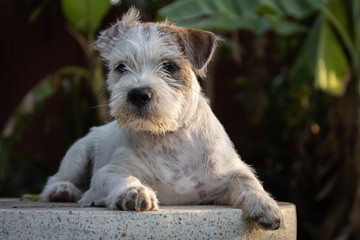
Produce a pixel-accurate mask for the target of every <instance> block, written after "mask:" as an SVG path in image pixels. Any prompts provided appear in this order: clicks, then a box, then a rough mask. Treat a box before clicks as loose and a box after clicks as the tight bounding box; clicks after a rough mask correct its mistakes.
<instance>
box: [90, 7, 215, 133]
mask: <svg viewBox="0 0 360 240" xmlns="http://www.w3.org/2000/svg"><path fill="white" fill-rule="evenodd" d="M216 41H217V37H216V36H215V35H214V34H213V33H211V32H207V31H202V30H197V29H189V28H182V27H177V26H175V25H173V24H169V23H167V22H162V23H142V22H140V20H139V11H138V10H136V9H135V8H131V9H130V10H129V11H128V12H127V13H126V14H125V15H123V16H122V18H121V20H119V21H118V22H116V23H115V24H114V25H112V26H111V27H110V28H108V29H106V30H105V31H103V32H102V33H101V35H100V36H99V38H98V39H97V41H96V42H95V43H94V47H95V49H97V50H98V51H99V52H100V54H101V56H102V57H103V59H104V60H105V62H106V63H107V65H108V68H109V73H108V79H107V85H108V89H109V91H110V93H111V99H110V110H111V115H112V117H114V118H115V119H116V120H117V121H118V123H119V126H120V127H130V128H132V129H134V130H136V131H147V132H151V133H153V134H164V133H166V132H173V131H176V130H177V129H179V128H181V126H182V125H184V124H185V123H186V122H187V121H189V120H190V119H191V118H192V116H193V115H194V114H195V112H196V109H197V105H198V97H199V94H201V90H200V86H199V83H198V81H197V77H204V75H205V71H206V66H207V64H208V63H209V61H210V59H211V57H212V55H213V52H214V49H215V46H216Z"/></svg>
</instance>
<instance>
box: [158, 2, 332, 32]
mask: <svg viewBox="0 0 360 240" xmlns="http://www.w3.org/2000/svg"><path fill="white" fill-rule="evenodd" d="M313 1H314V0H303V1H302V2H301V3H298V1H297V0H254V1H238V0H222V1H218V0H181V1H176V2H174V3H172V4H170V5H168V6H166V7H164V8H162V9H161V10H160V11H159V14H160V15H161V16H162V17H168V18H170V19H171V20H173V21H175V22H176V23H177V24H178V25H181V26H184V27H192V28H203V29H218V30H223V31H233V30H237V29H247V30H250V31H253V32H254V33H256V34H263V33H264V32H266V31H268V30H270V29H272V30H274V31H275V32H277V33H278V34H280V35H289V34H293V33H297V32H300V31H304V27H303V26H302V25H300V24H299V23H297V22H295V21H290V20H289V19H288V17H289V16H290V17H296V18H303V17H305V16H308V15H309V14H311V13H312V12H314V11H315V10H316V7H318V5H319V4H321V3H323V2H324V1H326V0H315V1H314V2H315V3H314V2H313Z"/></svg>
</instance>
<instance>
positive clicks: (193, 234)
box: [0, 199, 296, 240]
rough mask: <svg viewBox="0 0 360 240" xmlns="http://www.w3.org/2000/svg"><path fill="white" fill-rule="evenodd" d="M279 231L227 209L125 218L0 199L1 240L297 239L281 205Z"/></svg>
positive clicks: (175, 209) (290, 212) (290, 213)
mask: <svg viewBox="0 0 360 240" xmlns="http://www.w3.org/2000/svg"><path fill="white" fill-rule="evenodd" d="M281 210H282V213H283V215H284V217H285V221H284V227H283V228H281V229H279V230H276V231H266V230H263V229H261V228H259V227H258V226H257V225H256V224H254V223H253V222H251V221H244V220H243V219H242V216H241V215H242V211H241V210H240V209H235V208H231V207H227V206H208V205H206V206H205V205H201V206H161V209H160V211H151V212H127V211H114V210H108V209H105V208H95V207H91V208H82V207H80V206H79V205H78V204H76V203H45V202H35V201H29V200H20V199H0V239H257V240H258V239H276V240H278V239H279V240H281V239H286V240H291V239H296V209H295V206H294V205H293V204H289V203H281Z"/></svg>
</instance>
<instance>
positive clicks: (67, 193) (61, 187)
mask: <svg viewBox="0 0 360 240" xmlns="http://www.w3.org/2000/svg"><path fill="white" fill-rule="evenodd" d="M81 194H82V192H81V191H80V190H79V189H78V188H77V187H76V186H75V185H74V184H72V183H71V182H58V183H54V184H52V185H51V186H47V187H46V188H45V190H44V192H43V193H42V194H41V198H42V199H43V200H45V201H50V202H76V201H78V200H79V198H80V196H81Z"/></svg>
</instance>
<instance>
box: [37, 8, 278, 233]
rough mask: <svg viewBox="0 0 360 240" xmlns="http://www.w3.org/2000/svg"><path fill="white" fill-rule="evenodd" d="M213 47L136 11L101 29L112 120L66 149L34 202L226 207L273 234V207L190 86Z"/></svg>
mask: <svg viewBox="0 0 360 240" xmlns="http://www.w3.org/2000/svg"><path fill="white" fill-rule="evenodd" d="M217 42H218V38H217V37H216V36H215V35H214V34H213V33H211V32H207V31H202V30H196V29H189V28H182V27H178V26H175V25H174V24H171V23H168V22H162V23H142V22H140V20H139V12H138V10H136V9H135V8H131V9H130V10H129V11H128V12H127V13H126V14H125V15H123V16H122V18H121V20H119V21H117V22H116V23H115V24H114V25H112V26H111V27H110V28H108V29H107V30H105V31H103V32H102V34H101V35H100V36H99V38H98V39H97V41H96V42H95V43H94V47H95V49H97V50H98V51H99V52H100V54H101V56H102V58H103V59H104V61H105V62H106V64H107V66H108V68H109V73H108V77H107V86H108V89H109V91H110V94H111V98H110V110H111V116H112V117H113V118H114V119H115V121H114V122H110V123H108V124H106V125H104V126H101V127H94V128H92V129H91V131H90V133H88V134H87V135H86V136H85V137H83V138H81V139H80V140H78V141H77V142H76V143H75V144H74V145H72V147H71V148H70V149H69V150H68V152H67V153H66V155H65V157H64V159H63V160H62V162H61V165H60V169H59V171H58V172H57V173H56V174H55V175H54V176H52V177H50V178H49V179H48V182H47V184H46V186H45V188H44V190H43V192H42V194H41V197H42V199H43V200H45V201H78V202H79V203H80V204H83V205H86V206H90V205H92V206H105V207H107V208H110V209H119V210H135V211H148V210H158V209H159V204H164V205H175V204H176V205H178V204H210V203H213V204H225V205H231V206H234V207H238V208H241V209H242V210H243V215H244V217H245V218H250V219H252V220H254V221H256V222H258V223H259V224H260V225H261V226H263V227H264V228H266V229H278V228H279V227H280V225H281V223H282V215H281V212H280V209H279V207H278V205H277V203H276V202H275V201H274V200H273V199H272V198H271V197H270V196H269V194H268V193H267V192H266V191H265V190H264V188H263V187H262V185H261V183H260V182H259V180H258V179H257V178H256V176H255V174H254V171H253V170H252V169H251V168H250V167H249V166H248V165H246V164H245V163H244V162H243V161H241V160H240V157H239V156H238V154H237V153H236V151H235V149H234V147H233V144H232V142H231V141H230V139H229V137H228V135H227V134H226V133H225V130H224V128H223V126H222V125H221V124H220V122H219V121H218V119H217V118H216V117H215V115H214V114H213V112H212V111H211V109H210V107H209V104H208V100H207V99H206V97H205V96H204V95H203V93H202V91H201V89H200V86H199V83H198V78H203V77H204V76H205V71H206V66H207V64H208V63H209V61H210V59H211V58H212V55H213V53H214V49H215V47H216V44H217Z"/></svg>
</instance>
